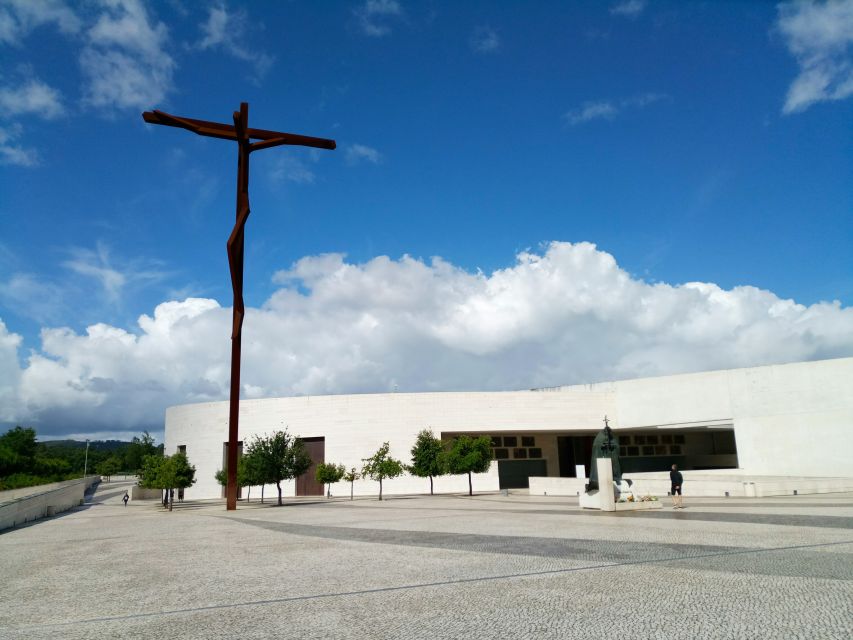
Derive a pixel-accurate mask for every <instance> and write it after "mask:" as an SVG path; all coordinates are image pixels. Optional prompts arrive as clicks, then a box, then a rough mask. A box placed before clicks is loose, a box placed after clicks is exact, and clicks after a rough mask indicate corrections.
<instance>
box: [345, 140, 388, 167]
mask: <svg viewBox="0 0 853 640" xmlns="http://www.w3.org/2000/svg"><path fill="white" fill-rule="evenodd" d="M344 157H345V158H346V161H347V164H352V165H355V164H360V163H362V162H369V163H371V164H379V163H380V162H382V154H381V153H379V152H378V151H377V150H376V149H374V148H373V147H368V146H367V145H364V144H351V145H349V146H348V147H347V149H346V152H345V153H344Z"/></svg>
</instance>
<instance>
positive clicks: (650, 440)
mask: <svg viewBox="0 0 853 640" xmlns="http://www.w3.org/2000/svg"><path fill="white" fill-rule="evenodd" d="M657 443H658V437H657V436H656V435H655V436H646V444H657Z"/></svg>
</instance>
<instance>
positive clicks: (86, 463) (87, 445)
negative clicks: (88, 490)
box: [83, 438, 89, 478]
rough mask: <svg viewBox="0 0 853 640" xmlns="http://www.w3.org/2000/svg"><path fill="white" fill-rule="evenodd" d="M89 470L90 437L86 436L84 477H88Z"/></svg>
mask: <svg viewBox="0 0 853 640" xmlns="http://www.w3.org/2000/svg"><path fill="white" fill-rule="evenodd" d="M88 470H89V438H86V457H85V458H84V460H83V477H84V478H85V477H86V472H87V471H88Z"/></svg>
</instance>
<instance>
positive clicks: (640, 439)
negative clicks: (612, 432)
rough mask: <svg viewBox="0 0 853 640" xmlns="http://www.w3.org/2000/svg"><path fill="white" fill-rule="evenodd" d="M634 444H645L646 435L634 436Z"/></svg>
mask: <svg viewBox="0 0 853 640" xmlns="http://www.w3.org/2000/svg"><path fill="white" fill-rule="evenodd" d="M634 444H646V436H634Z"/></svg>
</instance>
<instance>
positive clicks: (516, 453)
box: [512, 449, 527, 460]
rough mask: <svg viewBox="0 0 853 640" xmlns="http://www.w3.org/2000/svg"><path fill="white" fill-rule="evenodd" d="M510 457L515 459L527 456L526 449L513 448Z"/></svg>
mask: <svg viewBox="0 0 853 640" xmlns="http://www.w3.org/2000/svg"><path fill="white" fill-rule="evenodd" d="M512 457H513V458H515V459H516V460H518V459H520V458H526V457H527V449H513V450H512Z"/></svg>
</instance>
